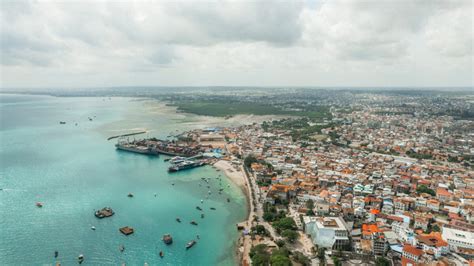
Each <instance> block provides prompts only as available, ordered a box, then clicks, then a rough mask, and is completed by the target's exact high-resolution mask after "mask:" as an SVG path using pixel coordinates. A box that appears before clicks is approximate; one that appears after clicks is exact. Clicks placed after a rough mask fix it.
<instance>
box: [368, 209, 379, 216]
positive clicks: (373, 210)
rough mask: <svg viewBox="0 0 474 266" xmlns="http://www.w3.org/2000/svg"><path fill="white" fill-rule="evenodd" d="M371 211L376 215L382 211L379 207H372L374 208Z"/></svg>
mask: <svg viewBox="0 0 474 266" xmlns="http://www.w3.org/2000/svg"><path fill="white" fill-rule="evenodd" d="M370 213H372V214H374V215H376V214H379V213H380V211H379V210H377V209H372V210H370Z"/></svg>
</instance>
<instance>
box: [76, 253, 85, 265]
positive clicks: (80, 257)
mask: <svg viewBox="0 0 474 266" xmlns="http://www.w3.org/2000/svg"><path fill="white" fill-rule="evenodd" d="M77 261H78V262H79V264H81V263H82V262H83V261H84V255H82V254H80V255H79V256H78V257H77Z"/></svg>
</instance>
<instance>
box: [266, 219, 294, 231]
mask: <svg viewBox="0 0 474 266" xmlns="http://www.w3.org/2000/svg"><path fill="white" fill-rule="evenodd" d="M272 226H273V227H274V228H275V230H276V231H277V233H279V234H280V233H281V232H283V231H285V230H296V223H295V221H294V220H293V218H291V217H284V218H281V219H279V220H277V221H274V222H273V223H272Z"/></svg>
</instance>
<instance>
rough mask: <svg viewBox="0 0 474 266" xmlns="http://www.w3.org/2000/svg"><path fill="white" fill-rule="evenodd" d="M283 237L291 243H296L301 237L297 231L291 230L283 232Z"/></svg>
mask: <svg viewBox="0 0 474 266" xmlns="http://www.w3.org/2000/svg"><path fill="white" fill-rule="evenodd" d="M281 235H282V236H283V237H285V238H286V240H288V242H290V243H294V242H295V241H296V239H298V237H299V234H298V232H296V231H295V230H291V229H287V230H285V231H283V233H282V234H281Z"/></svg>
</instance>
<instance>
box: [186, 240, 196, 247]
mask: <svg viewBox="0 0 474 266" xmlns="http://www.w3.org/2000/svg"><path fill="white" fill-rule="evenodd" d="M195 244H196V240H191V241H190V242H188V243H187V244H186V249H190V248H192V247H193V246H194V245H195Z"/></svg>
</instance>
